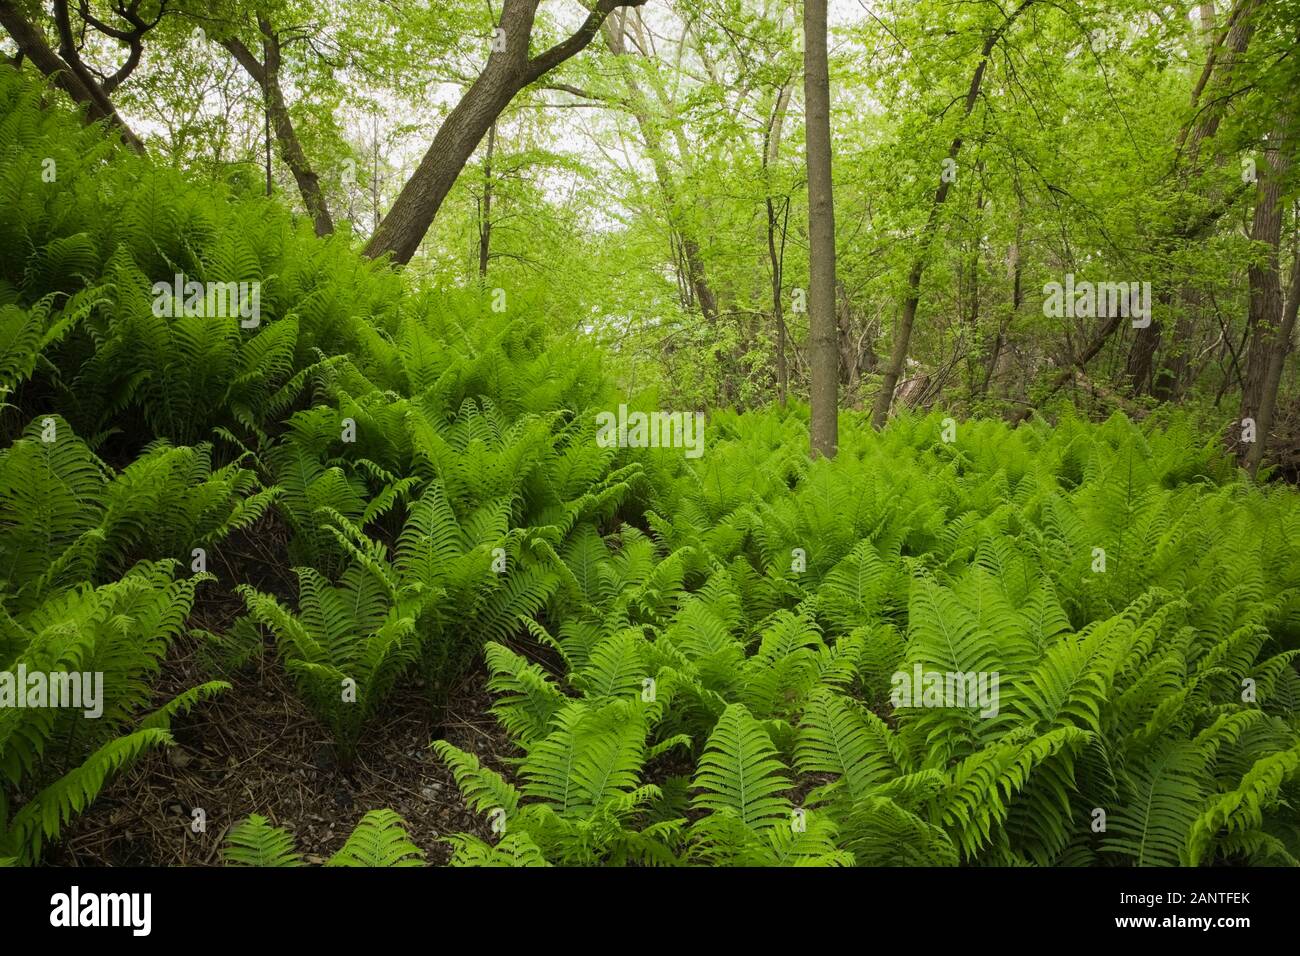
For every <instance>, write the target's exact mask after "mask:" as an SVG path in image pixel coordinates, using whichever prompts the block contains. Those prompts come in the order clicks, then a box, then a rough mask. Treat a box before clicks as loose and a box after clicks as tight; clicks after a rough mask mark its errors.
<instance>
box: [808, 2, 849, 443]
mask: <svg viewBox="0 0 1300 956" xmlns="http://www.w3.org/2000/svg"><path fill="white" fill-rule="evenodd" d="M803 35H804V78H803V89H804V107H805V111H806V116H807V132H806V147H805V152H806V154H807V163H808V330H809V339H810V344H809V350H808V351H809V366H810V371H811V378H812V382H811V386H810V389H809V397H810V399H811V404H812V417H811V422H810V427H809V432H810V439H811V454H812V456H813V457H814V458H816V457H818V456H822V455H824V456H825V457H827V458H834V457H835V453H836V452H837V451H838V450H839V364H840V363H839V348H838V342H837V341H836V339H837V332H838V329H837V327H836V321H835V206H834V201H833V198H832V187H831V90H830V66H829V64H828V62H827V53H826V0H804V8H803Z"/></svg>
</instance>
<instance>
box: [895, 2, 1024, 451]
mask: <svg viewBox="0 0 1300 956" xmlns="http://www.w3.org/2000/svg"><path fill="white" fill-rule="evenodd" d="M1033 3H1034V0H1022V2H1021V4H1020V6H1018V7H1017V8H1016V9H1015V10H1014V11H1012V13H1011V15H1010V16H1009V17H1007V19H1006V21H1005V22H1004V23H1003V24H1002V26H1001V27H999V28H998V29H997V30H995V31H994V32H993V33H990V34H989V36H988V38H987V39H986V40H985V41H984V48H983V50H982V51H981V52H980V61H979V65H978V66H976V67H975V73H974V74H973V75H972V76H971V81H970V88H969V89H968V90H967V91H966V103H965V108H964V110H963V112H962V122H963V123H964V122H965V120H966V118H967V117H969V116H970V114H971V111H972V110H973V109H974V108H975V101H976V99H978V98H979V94H980V86H981V84H982V83H983V82H984V71H985V70H987V69H988V65H989V56H990V55H991V54H992V53H993V48H994V47H995V46H997V43H998V40H999V39H1001V37H1002V34H1004V33H1005V32H1006V31H1007V30H1008V29H1009V28H1010V26H1011V24H1013V23H1015V21H1016V19H1017V18H1018V17H1019V16H1020V15H1021V14H1022V13H1024V12H1025V10H1027V9H1028V8H1029V7H1030V6H1031V5H1032V4H1033ZM961 144H962V134H961V131H960V130H959V131H958V133H957V136H956V138H954V139H953V141H952V145H951V146H950V147H948V159H950V160H952V161H953V162H954V163H955V162H956V160H957V154H958V153H959V152H961ZM951 185H952V183H951V181H950V180H949V179H948V178H947V177H945V176H942V175H941V176H940V177H939V188H938V189H937V190H936V191H935V194H934V201H933V202H932V203H931V204H930V214H929V216H928V217H927V218H926V222H925V231H924V232H923V233H922V234H921V248H920V250H919V251H918V252H917V255H916V259H915V260H914V261H913V262H912V271H911V272H910V273H908V276H907V299H906V300H905V301H904V302H903V316H902V319H901V320H900V321H899V323H898V332H897V334H896V335H895V336H894V348H893V351H892V352H890V355H889V365H888V366H887V367H886V368H885V377H884V380H883V381H882V382H881V383H880V391H879V392H877V393H876V403H875V406H874V407H873V408H872V411H871V424H872V425H874V426H875V427H876V428H884V427H885V422H887V421H888V420H889V409H890V406H891V405H892V404H893V402H894V389H895V388H896V387H897V386H898V379H899V377H900V376H901V375H902V374H903V364H904V363H905V362H906V361H907V348H908V345H909V344H910V342H911V339H912V325H913V323H914V322H915V321H916V307H917V304H918V303H919V302H920V299H921V276H922V275H923V274H924V273H925V262H926V258H927V257H928V254H929V251H930V244H931V243H932V242H933V241H934V232H935V227H936V225H937V224H938V220H939V210H940V208H941V207H942V206H943V203H944V200H946V199H947V198H948V189H949V187H950V186H951Z"/></svg>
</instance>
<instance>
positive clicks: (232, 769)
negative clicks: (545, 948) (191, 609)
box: [48, 642, 511, 866]
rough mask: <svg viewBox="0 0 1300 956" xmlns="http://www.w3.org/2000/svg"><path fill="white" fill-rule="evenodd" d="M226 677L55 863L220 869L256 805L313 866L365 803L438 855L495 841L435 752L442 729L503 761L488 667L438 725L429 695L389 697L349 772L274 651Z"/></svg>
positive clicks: (192, 650)
mask: <svg viewBox="0 0 1300 956" xmlns="http://www.w3.org/2000/svg"><path fill="white" fill-rule="evenodd" d="M177 650H181V648H180V647H179V645H178V647H177ZM200 657H201V655H200V654H198V653H197V643H196V642H190V647H188V648H186V649H185V652H184V653H180V654H173V655H172V657H171V658H169V659H168V661H167V663H166V665H165V667H164V671H163V674H162V680H161V686H162V687H164V688H167V689H168V690H171V691H172V692H173V693H178V692H180V691H182V690H184V689H186V688H187V687H192V686H194V685H195V684H197V683H201V682H202V680H204V679H205V676H206V675H205V673H204V671H203V670H202V669H201V668H200V667H199V666H198V665H197V663H196V662H197V661H198V659H199V658H200ZM195 671H197V673H195ZM208 673H210V672H208ZM226 679H227V680H230V681H231V683H232V684H233V685H234V686H232V687H231V689H230V690H227V691H226V692H224V693H222V694H220V695H218V696H217V697H216V698H214V699H212V700H210V701H207V702H205V703H203V704H200V705H199V706H198V707H196V708H195V710H194V711H193V712H192V713H191V714H190V715H188V716H186V717H182V718H179V719H178V720H176V721H175V722H174V724H173V733H174V736H175V738H176V746H174V747H171V748H169V749H167V750H162V751H158V752H155V753H152V754H149V755H148V756H146V757H145V758H143V759H141V760H140V761H139V762H138V763H137V764H136V765H135V766H134V767H132V768H130V769H129V770H127V771H126V772H124V773H123V774H121V775H120V776H118V777H117V778H116V779H115V780H113V781H112V783H111V784H110V785H109V786H108V787H107V788H106V789H105V790H104V791H103V793H102V794H101V796H100V797H99V799H98V800H96V801H95V803H94V805H93V806H92V808H91V809H90V810H89V811H88V812H87V813H86V814H85V815H83V816H82V817H80V818H79V819H77V820H76V821H75V822H74V824H73V825H72V826H71V827H70V829H69V830H68V831H66V836H65V839H64V840H63V841H62V845H61V846H60V847H58V848H57V849H53V850H52V852H51V855H50V858H49V860H48V862H49V863H50V864H51V865H55V866H212V865H220V863H221V848H222V846H223V844H224V842H225V835H226V832H227V831H228V830H229V829H230V827H232V826H233V825H234V824H236V823H238V822H240V821H241V820H243V819H244V818H245V817H247V816H248V815H249V814H250V813H259V814H261V815H262V816H264V817H266V818H267V819H268V820H269V821H270V822H271V823H273V824H275V825H277V826H282V827H284V828H285V829H287V830H288V831H289V832H290V833H292V834H293V836H294V839H295V841H296V843H297V848H298V850H299V852H301V853H302V854H303V855H304V857H305V859H306V860H307V862H308V863H323V862H325V860H326V859H328V858H329V857H330V856H331V855H332V854H333V853H334V852H335V851H336V850H338V849H339V848H340V847H341V846H342V845H343V842H344V841H345V840H346V839H347V837H348V834H349V833H351V831H352V828H353V827H354V826H356V824H357V823H359V822H360V820H361V817H362V816H363V815H364V814H365V813H366V812H367V811H369V810H375V809H380V808H383V807H388V808H391V809H393V810H395V811H397V812H398V813H399V814H401V815H402V817H403V818H404V819H405V820H406V823H407V830H408V832H409V834H410V836H411V840H412V842H414V843H415V844H416V845H417V846H419V847H420V848H421V849H422V850H424V851H425V854H426V861H427V862H429V863H432V864H443V863H446V862H447V860H448V859H449V858H450V856H451V847H450V845H448V844H447V843H444V842H442V840H441V839H440V838H441V837H445V836H447V835H449V834H453V833H457V832H471V833H475V834H477V835H479V836H481V837H484V838H486V837H487V836H488V830H489V825H488V822H487V820H486V819H485V818H483V817H481V816H476V815H474V814H472V813H471V812H470V810H469V809H468V808H467V807H466V806H465V803H464V801H463V800H462V799H461V796H460V791H459V790H457V788H456V784H455V781H454V780H453V779H452V776H451V772H450V771H449V770H448V769H447V767H446V766H445V765H444V764H443V763H442V761H441V760H439V759H438V757H437V755H436V754H435V753H434V752H433V750H431V749H430V747H429V744H430V742H431V741H432V740H434V739H435V738H436V737H445V738H446V739H447V740H449V741H451V742H452V743H453V744H455V745H456V746H457V747H460V748H461V749H462V750H465V751H467V752H469V753H473V754H475V755H476V756H477V757H478V758H479V759H480V760H481V761H483V762H484V763H485V764H487V765H488V766H492V767H494V768H495V769H499V770H500V769H504V765H503V762H502V760H501V759H500V758H501V756H502V755H504V754H508V753H509V752H510V751H511V746H510V744H509V742H508V741H507V740H506V739H505V736H504V734H503V733H502V731H501V729H500V727H499V726H498V725H497V723H496V720H495V719H494V718H493V717H492V715H491V714H489V713H488V708H489V707H490V706H491V699H490V697H489V695H488V693H487V690H486V687H485V684H486V680H487V675H486V672H485V671H484V670H483V669H482V668H480V669H477V670H476V671H475V672H473V673H472V674H470V675H469V676H468V677H467V678H466V679H465V680H464V681H462V683H461V684H460V686H459V687H458V688H457V689H456V691H455V693H454V694H453V695H452V699H451V700H450V702H449V704H448V707H447V710H446V716H445V717H444V719H443V721H442V726H441V727H438V726H437V725H436V722H435V719H434V716H433V714H432V713H431V712H430V708H429V704H428V702H427V700H426V699H425V698H424V696H423V695H421V694H419V693H418V692H416V691H407V692H405V693H399V694H397V695H395V696H394V697H393V698H391V699H390V700H389V701H388V703H387V705H386V707H385V711H384V714H383V715H382V716H380V717H379V718H377V719H375V720H374V721H372V722H371V724H370V725H369V726H368V728H367V731H366V734H365V736H364V737H363V738H362V741H361V746H360V748H359V750H358V755H357V758H356V761H355V763H354V765H353V766H352V767H351V768H350V769H349V770H344V769H342V768H340V767H339V766H338V765H337V764H336V763H335V761H334V759H333V751H332V748H331V746H330V743H329V738H328V735H327V733H326V731H325V730H324V728H322V727H321V726H320V724H318V723H317V722H316V720H315V719H314V718H313V717H312V716H311V715H310V714H309V713H308V712H307V711H306V709H305V708H304V707H303V706H302V704H301V703H300V701H299V700H298V697H297V696H296V694H295V693H294V692H293V690H292V687H291V686H290V685H289V678H288V677H287V676H286V675H285V674H284V672H283V671H282V670H281V669H280V667H279V666H278V664H277V663H276V662H275V661H274V659H273V658H271V657H269V655H268V658H267V659H266V660H265V664H264V666H258V665H254V666H251V667H249V668H247V671H246V672H245V673H240V674H235V675H233V676H227V678H226ZM195 808H201V809H202V810H203V811H204V815H205V817H206V830H205V832H203V833H194V832H192V827H191V824H192V822H193V816H192V811H193V810H194V809H195Z"/></svg>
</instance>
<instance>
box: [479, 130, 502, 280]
mask: <svg viewBox="0 0 1300 956" xmlns="http://www.w3.org/2000/svg"><path fill="white" fill-rule="evenodd" d="M496 145H497V124H496V122H495V121H494V122H493V123H492V127H491V129H489V130H488V141H487V155H486V156H484V157H483V206H482V211H481V213H480V214H479V226H478V275H479V278H480V279H486V278H487V270H488V255H489V253H490V251H491V248H492V153H493V151H494V150H495V149H496Z"/></svg>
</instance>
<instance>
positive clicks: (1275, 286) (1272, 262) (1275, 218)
mask: <svg viewBox="0 0 1300 956" xmlns="http://www.w3.org/2000/svg"><path fill="white" fill-rule="evenodd" d="M1289 125H1290V124H1289V122H1288V121H1287V119H1286V118H1285V117H1283V118H1282V119H1281V121H1280V122H1279V123H1278V124H1277V128H1276V129H1275V130H1274V131H1273V135H1272V136H1271V137H1270V138H1269V140H1270V142H1269V148H1268V149H1267V150H1266V151H1265V162H1263V163H1261V164H1260V168H1259V171H1258V172H1259V175H1258V190H1257V198H1256V200H1255V215H1254V221H1253V223H1252V225H1251V230H1250V238H1251V239H1252V240H1254V241H1255V242H1258V243H1262V244H1263V245H1264V246H1265V247H1266V250H1267V254H1266V255H1265V257H1264V259H1263V261H1262V262H1252V263H1251V265H1250V267H1249V270H1248V276H1249V284H1250V313H1249V320H1248V326H1249V329H1250V339H1249V344H1248V346H1247V350H1246V377H1245V381H1244V383H1243V385H1242V389H1241V417H1242V418H1243V419H1245V418H1253V419H1255V420H1256V425H1257V426H1258V421H1259V417H1260V411H1261V408H1262V403H1263V398H1264V383H1265V380H1266V379H1267V378H1268V374H1269V366H1270V364H1271V362H1272V356H1273V354H1274V353H1275V352H1276V350H1277V345H1276V340H1277V338H1278V337H1279V335H1280V328H1279V327H1280V325H1281V322H1282V284H1281V279H1280V277H1279V275H1278V258H1279V246H1280V244H1281V241H1282V184H1283V181H1284V180H1285V179H1286V176H1287V171H1288V169H1289V167H1290V165H1291V155H1290V154H1291V146H1290V144H1289V143H1288V140H1287V138H1286V137H1287V134H1288V133H1289V131H1290V130H1289ZM1262 437H1263V436H1262V435H1260V434H1259V431H1258V427H1257V428H1256V443H1257V444H1258V443H1259V440H1260V439H1262ZM1243 451H1246V450H1245V449H1243ZM1243 457H1248V455H1243Z"/></svg>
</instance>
